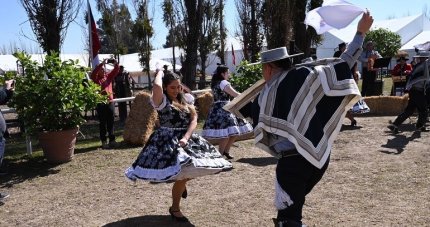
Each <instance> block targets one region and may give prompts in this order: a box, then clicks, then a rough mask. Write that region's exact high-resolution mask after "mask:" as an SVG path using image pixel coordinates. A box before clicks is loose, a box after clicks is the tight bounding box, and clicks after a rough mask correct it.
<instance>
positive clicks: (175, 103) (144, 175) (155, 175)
mask: <svg viewBox="0 0 430 227" xmlns="http://www.w3.org/2000/svg"><path fill="white" fill-rule="evenodd" d="M181 90H182V86H181V82H180V79H179V76H178V75H177V74H175V73H172V72H170V71H168V72H167V73H166V74H164V73H163V71H158V72H157V73H156V76H155V79H154V86H153V88H152V97H151V104H152V106H153V107H154V108H155V109H156V110H157V112H158V119H159V124H160V127H158V128H157V129H156V130H155V131H154V132H153V133H152V135H151V137H150V138H149V140H148V142H147V143H146V144H145V147H144V148H143V149H142V151H141V152H140V154H139V156H138V157H137V159H136V161H135V162H134V163H133V165H132V166H131V167H130V168H128V169H127V170H126V172H125V175H126V176H127V177H128V178H129V179H130V180H133V181H136V180H137V179H141V180H146V181H150V182H165V183H169V182H173V186H172V205H171V207H170V208H169V213H170V216H171V217H172V219H173V220H175V221H178V222H188V218H187V217H185V216H184V214H183V213H182V212H181V209H180V202H181V198H184V199H185V198H187V196H188V192H187V188H186V183H187V181H189V180H191V179H194V178H197V177H201V176H205V175H210V174H215V173H219V172H221V171H223V170H229V169H231V168H232V165H231V163H230V162H228V161H227V160H225V159H223V158H222V156H221V154H220V153H219V152H218V151H217V150H216V148H215V147H214V146H213V145H211V144H210V143H208V141H206V140H205V139H203V138H202V137H201V136H199V135H198V134H196V133H194V129H195V128H196V126H197V113H196V110H195V108H194V106H193V105H190V104H187V103H186V101H185V100H184V97H183V93H182V92H181ZM154 199H158V198H154Z"/></svg>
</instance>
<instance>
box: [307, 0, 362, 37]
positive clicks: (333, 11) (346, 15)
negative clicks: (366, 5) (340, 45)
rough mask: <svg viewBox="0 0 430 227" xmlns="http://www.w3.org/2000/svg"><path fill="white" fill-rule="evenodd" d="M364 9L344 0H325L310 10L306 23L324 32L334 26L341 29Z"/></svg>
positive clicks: (318, 31)
mask: <svg viewBox="0 0 430 227" xmlns="http://www.w3.org/2000/svg"><path fill="white" fill-rule="evenodd" d="M363 12H365V10H364V9H362V8H360V7H357V6H354V5H352V4H351V3H349V2H347V1H343V0H325V1H324V2H323V4H322V6H321V7H318V8H316V9H313V10H311V11H309V12H308V13H307V15H306V19H305V22H304V23H305V24H307V25H310V26H312V27H313V28H315V30H316V31H317V33H318V34H322V33H324V32H326V31H328V30H330V29H332V28H337V29H341V28H344V27H346V26H348V25H349V24H350V23H351V22H352V21H354V19H355V18H356V17H357V16H359V15H360V14H361V13H363Z"/></svg>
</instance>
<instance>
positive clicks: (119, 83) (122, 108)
mask: <svg viewBox="0 0 430 227" xmlns="http://www.w3.org/2000/svg"><path fill="white" fill-rule="evenodd" d="M133 86H134V81H133V79H132V78H131V76H130V74H129V73H128V72H127V71H125V70H124V66H122V65H121V66H120V67H119V72H118V75H117V76H116V77H115V97H116V98H126V97H131V96H133ZM118 112H119V121H120V122H121V123H125V120H126V118H127V102H119V103H118Z"/></svg>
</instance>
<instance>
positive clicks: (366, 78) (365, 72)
mask: <svg viewBox="0 0 430 227" xmlns="http://www.w3.org/2000/svg"><path fill="white" fill-rule="evenodd" d="M374 58H382V56H381V55H380V54H379V53H378V51H376V50H374V44H373V42H372V41H368V42H367V43H366V49H365V50H364V51H363V53H361V55H360V58H359V61H360V62H361V69H362V72H361V73H362V76H363V83H362V85H361V96H363V97H364V96H368V95H369V94H371V92H372V90H373V87H374V84H375V80H376V71H373V70H371V69H369V67H368V63H369V60H372V59H373V60H374Z"/></svg>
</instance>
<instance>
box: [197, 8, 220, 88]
mask: <svg viewBox="0 0 430 227" xmlns="http://www.w3.org/2000/svg"><path fill="white" fill-rule="evenodd" d="M219 2H220V1H219V0H207V1H205V2H204V6H203V12H204V16H203V23H202V32H201V34H200V43H199V54H200V65H201V71H202V76H201V77H200V81H199V86H198V87H199V89H203V88H204V87H205V84H206V77H205V71H206V61H207V59H208V55H209V53H210V52H211V51H214V50H215V49H216V47H217V45H216V41H217V40H219V36H220V33H219V30H218V26H217V25H218V24H219V20H220V16H221V15H220V14H221V10H222V8H221V7H220V4H219ZM221 63H222V61H221Z"/></svg>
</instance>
